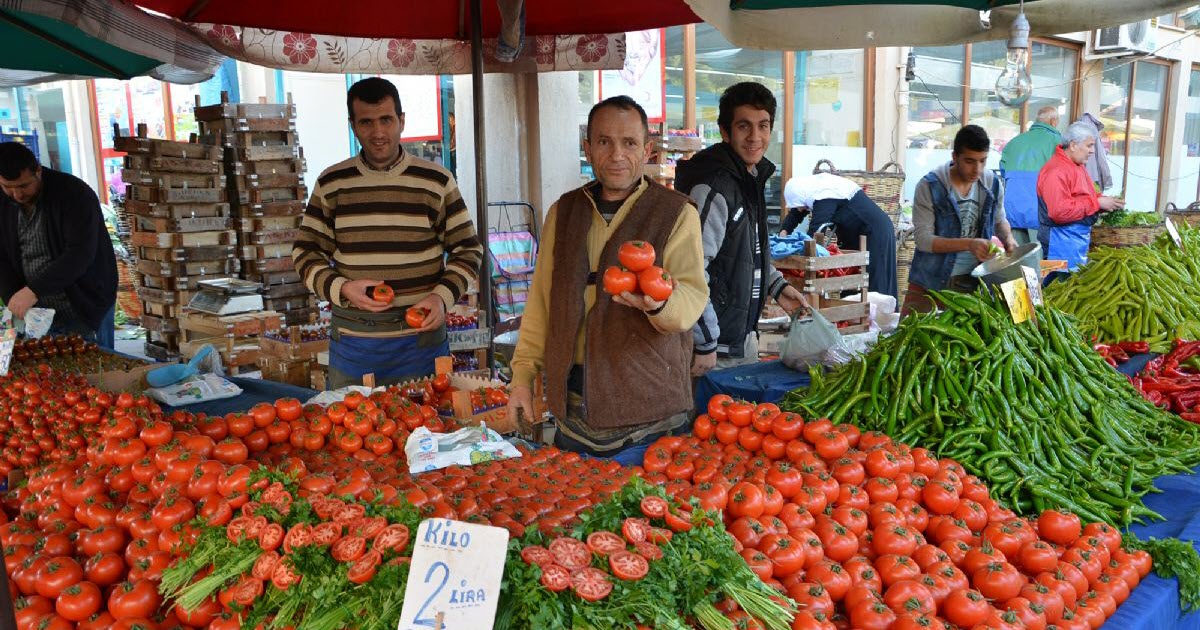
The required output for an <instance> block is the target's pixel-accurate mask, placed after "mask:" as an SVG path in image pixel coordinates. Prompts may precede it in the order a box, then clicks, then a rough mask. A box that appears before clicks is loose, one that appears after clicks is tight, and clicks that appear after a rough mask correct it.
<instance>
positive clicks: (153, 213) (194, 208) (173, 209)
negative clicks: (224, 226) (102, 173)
mask: <svg viewBox="0 0 1200 630" xmlns="http://www.w3.org/2000/svg"><path fill="white" fill-rule="evenodd" d="M125 211H126V212H128V213H129V214H131V215H135V216H139V217H150V218H154V219H195V218H201V217H227V216H229V204H228V203H225V202H221V203H185V204H176V203H151V202H148V201H138V200H136V199H126V200H125Z"/></svg>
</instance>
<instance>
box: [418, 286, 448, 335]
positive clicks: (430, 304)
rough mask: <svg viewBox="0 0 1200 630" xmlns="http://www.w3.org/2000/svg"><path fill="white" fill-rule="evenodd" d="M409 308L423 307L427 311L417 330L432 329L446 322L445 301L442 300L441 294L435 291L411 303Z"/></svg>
mask: <svg viewBox="0 0 1200 630" xmlns="http://www.w3.org/2000/svg"><path fill="white" fill-rule="evenodd" d="M411 309H425V310H426V311H427V313H428V314H426V315H425V322H424V323H423V324H421V327H420V328H418V329H417V330H418V331H426V330H433V329H434V328H438V327H439V326H441V325H442V324H444V323H446V303H445V302H443V301H442V296H440V295H438V294H436V293H430V294H429V295H426V296H425V297H424V298H422V299H421V301H420V302H417V303H416V304H413V305H412V306H411V307H410V310H411Z"/></svg>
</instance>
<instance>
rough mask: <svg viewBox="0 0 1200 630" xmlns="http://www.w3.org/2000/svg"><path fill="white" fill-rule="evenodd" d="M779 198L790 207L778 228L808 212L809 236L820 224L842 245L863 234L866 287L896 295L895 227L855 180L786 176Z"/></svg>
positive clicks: (791, 225)
mask: <svg viewBox="0 0 1200 630" xmlns="http://www.w3.org/2000/svg"><path fill="white" fill-rule="evenodd" d="M783 200H784V203H785V204H786V205H787V207H788V208H789V209H790V210H789V212H788V214H787V216H786V217H785V218H784V220H783V226H782V231H783V232H784V233H785V234H789V233H791V232H792V231H793V230H795V229H796V227H797V226H798V225H799V224H800V222H801V221H802V220H803V218H804V210H808V211H811V212H812V217H811V218H810V219H809V223H808V233H809V235H810V236H811V235H812V234H813V233H814V232H816V231H817V230H818V229H821V227H822V226H824V225H827V224H832V225H833V226H834V229H835V230H836V232H837V237H838V243H840V247H842V248H844V249H856V248H857V247H858V238H859V236H862V235H865V236H866V237H867V251H869V252H870V253H871V261H870V263H869V264H868V266H867V273H868V274H869V276H870V278H869V282H868V288H869V289H870V290H871V291H873V292H875V293H882V294H885V295H890V296H892V297H896V292H897V291H896V227H895V226H894V225H892V220H891V219H889V218H888V216H887V213H885V212H884V211H883V210H882V209H881V208H880V207H879V206H878V205H876V203H875V202H874V201H871V198H870V197H868V196H867V195H866V193H864V192H863V191H862V189H861V188H859V186H858V184H855V183H854V182H852V181H850V180H849V179H846V178H845V177H840V176H838V175H834V174H833V173H817V174H815V175H801V176H798V177H793V178H791V179H790V180H788V183H787V185H786V186H784V188H783Z"/></svg>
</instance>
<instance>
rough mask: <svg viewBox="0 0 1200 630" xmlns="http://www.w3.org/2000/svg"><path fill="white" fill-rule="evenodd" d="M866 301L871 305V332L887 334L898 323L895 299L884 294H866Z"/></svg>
mask: <svg viewBox="0 0 1200 630" xmlns="http://www.w3.org/2000/svg"><path fill="white" fill-rule="evenodd" d="M867 301H868V302H870V303H871V330H874V331H878V332H883V333H889V332H892V331H893V330H895V329H896V326H897V325H899V323H900V313H899V312H897V310H896V298H894V297H892V296H890V295H887V294H885V293H874V292H872V293H868V294H867Z"/></svg>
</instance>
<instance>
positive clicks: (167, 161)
mask: <svg viewBox="0 0 1200 630" xmlns="http://www.w3.org/2000/svg"><path fill="white" fill-rule="evenodd" d="M125 168H127V169H136V170H142V171H157V172H160V173H206V174H213V175H216V174H220V173H222V172H223V169H222V168H221V162H218V161H215V160H207V159H205V160H192V159H189V158H178V157H163V156H154V155H126V156H125Z"/></svg>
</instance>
